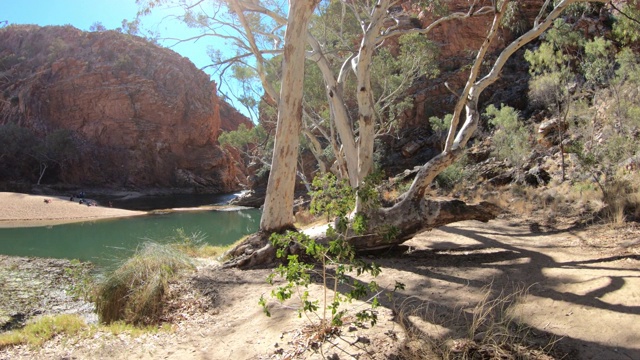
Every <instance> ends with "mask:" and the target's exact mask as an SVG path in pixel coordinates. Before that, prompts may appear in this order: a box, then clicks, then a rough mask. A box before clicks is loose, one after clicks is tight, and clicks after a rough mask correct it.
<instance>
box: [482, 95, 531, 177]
mask: <svg viewBox="0 0 640 360" xmlns="http://www.w3.org/2000/svg"><path fill="white" fill-rule="evenodd" d="M485 116H487V117H488V118H489V123H490V124H491V125H493V126H495V127H496V132H495V134H494V135H493V146H494V149H493V153H494V155H495V156H496V157H498V158H499V159H502V160H508V161H509V162H510V163H511V164H512V165H513V166H515V167H516V168H518V169H519V168H521V167H522V165H523V164H524V162H525V160H526V157H527V156H528V155H529V153H531V144H530V143H529V133H530V132H529V129H527V127H526V126H525V125H524V124H523V123H522V122H521V121H520V114H519V113H518V111H517V110H515V109H514V108H512V107H510V106H504V105H503V106H500V109H498V108H496V107H495V106H493V105H489V107H487V110H486V111H485Z"/></svg>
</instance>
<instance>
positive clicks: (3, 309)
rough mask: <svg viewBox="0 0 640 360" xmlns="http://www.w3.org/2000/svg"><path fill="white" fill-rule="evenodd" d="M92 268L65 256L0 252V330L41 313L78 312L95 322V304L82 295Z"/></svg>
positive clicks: (23, 322)
mask: <svg viewBox="0 0 640 360" xmlns="http://www.w3.org/2000/svg"><path fill="white" fill-rule="evenodd" d="M92 268H93V267H92V265H91V264H90V263H81V262H78V261H70V260H65V259H47V258H34V257H30V258H27V257H13V256H6V255H0V332H3V331H8V330H12V329H15V328H19V327H21V326H23V325H24V324H25V323H26V322H27V321H28V320H29V319H31V318H33V317H36V316H40V315H56V314H77V315H79V316H81V317H82V318H84V320H85V321H86V322H87V323H96V322H97V320H98V318H97V315H96V313H95V307H94V305H93V304H92V303H90V302H88V301H86V300H85V299H84V298H83V292H84V291H87V290H88V287H87V283H86V281H87V279H89V276H90V273H91V271H92Z"/></svg>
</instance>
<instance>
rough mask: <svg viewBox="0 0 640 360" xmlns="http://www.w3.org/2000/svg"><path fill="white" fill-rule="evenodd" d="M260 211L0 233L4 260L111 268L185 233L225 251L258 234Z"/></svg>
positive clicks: (168, 216)
mask: <svg viewBox="0 0 640 360" xmlns="http://www.w3.org/2000/svg"><path fill="white" fill-rule="evenodd" d="M259 225H260V210H257V209H248V210H238V211H196V212H174V213H168V214H163V215H145V216H136V217H129V218H121V219H110V220H100V221H90V222H82V223H74V224H65V225H55V226H43V227H29V228H10V229H0V254H4V255H13V256H37V257H53V258H65V259H78V260H81V261H91V262H93V263H95V264H96V265H99V266H105V265H111V264H114V263H116V262H117V261H119V260H121V259H123V258H126V257H128V256H130V255H131V254H132V253H133V251H134V250H135V249H136V248H137V246H138V245H139V244H141V243H143V242H144V241H148V240H155V241H158V242H162V241H163V240H166V239H167V238H168V237H170V236H172V235H175V230H176V229H178V228H182V229H183V230H184V231H185V232H186V233H187V234H191V233H194V232H201V233H202V234H204V235H205V236H206V239H205V241H206V242H207V243H209V244H213V245H227V244H231V243H233V242H235V241H236V240H238V239H240V238H241V237H242V236H244V235H247V234H250V233H253V232H256V231H257V230H258V228H259Z"/></svg>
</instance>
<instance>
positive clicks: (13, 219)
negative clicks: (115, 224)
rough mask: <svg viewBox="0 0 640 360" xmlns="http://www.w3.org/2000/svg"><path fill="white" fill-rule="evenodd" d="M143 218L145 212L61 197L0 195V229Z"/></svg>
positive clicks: (16, 194)
mask: <svg viewBox="0 0 640 360" xmlns="http://www.w3.org/2000/svg"><path fill="white" fill-rule="evenodd" d="M45 200H47V201H48V202H47V201H45ZM143 214H146V212H144V211H130V210H123V209H116V208H111V207H104V206H87V205H84V204H78V201H77V200H76V201H70V200H69V198H64V197H56V196H41V195H27V194H20V193H11V192H0V228H7V227H26V226H42V225H55V224H63V223H71V222H79V221H87V220H98V219H106V218H114V217H126V216H135V215H143Z"/></svg>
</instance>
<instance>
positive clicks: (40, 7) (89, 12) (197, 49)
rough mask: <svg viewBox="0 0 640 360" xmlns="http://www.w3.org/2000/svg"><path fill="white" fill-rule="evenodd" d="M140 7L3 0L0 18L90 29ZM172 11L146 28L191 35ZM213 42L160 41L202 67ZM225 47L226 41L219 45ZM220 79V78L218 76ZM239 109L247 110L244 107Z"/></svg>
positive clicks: (95, 1)
mask: <svg viewBox="0 0 640 360" xmlns="http://www.w3.org/2000/svg"><path fill="white" fill-rule="evenodd" d="M137 11H138V5H137V4H136V2H135V0H0V22H4V21H7V22H8V23H9V24H36V25H41V26H45V25H72V26H75V27H76V28H78V29H81V30H87V31H88V30H89V28H90V27H91V25H93V24H94V23H96V22H100V23H102V25H104V26H105V27H106V28H107V29H109V30H111V29H115V28H118V27H121V26H122V20H123V19H127V20H133V19H134V18H135V16H136V13H137ZM178 14H179V13H176V14H172V13H171V11H168V10H165V11H162V12H159V11H155V12H154V13H152V14H151V15H150V16H147V17H145V18H144V19H143V22H142V27H143V29H150V30H154V31H158V32H160V34H161V36H163V37H165V36H166V37H173V38H187V37H189V36H190V35H193V34H194V33H193V32H190V30H189V29H188V28H187V27H186V26H184V25H183V24H181V23H179V22H177V21H171V20H169V19H168V15H178ZM208 41H209V43H204V42H203V41H199V42H196V43H182V44H179V45H176V46H172V45H174V42H171V41H160V44H161V45H163V46H166V47H171V49H172V50H174V51H176V52H177V53H179V54H181V55H182V56H185V57H187V58H189V59H190V60H191V61H192V62H193V63H194V64H195V65H196V66H197V67H198V68H202V67H204V66H206V65H208V64H209V63H210V61H209V57H208V56H207V52H206V51H207V45H211V44H214V45H215V43H212V42H211V41H212V40H208ZM215 46H216V47H219V49H225V46H224V44H222V43H219V44H217V45H215ZM214 80H216V82H218V81H217V79H214ZM218 86H219V88H220V90H221V91H225V89H224V87H223V85H222V84H218ZM236 108H238V110H240V111H241V112H243V113H246V112H245V111H243V109H241V108H240V107H238V106H236Z"/></svg>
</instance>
